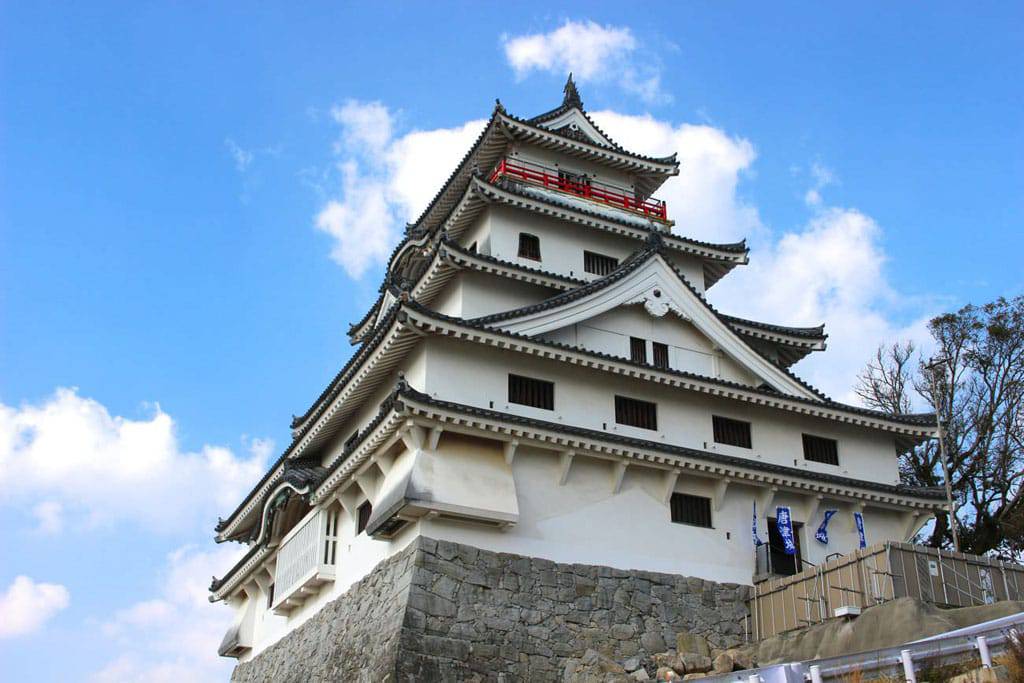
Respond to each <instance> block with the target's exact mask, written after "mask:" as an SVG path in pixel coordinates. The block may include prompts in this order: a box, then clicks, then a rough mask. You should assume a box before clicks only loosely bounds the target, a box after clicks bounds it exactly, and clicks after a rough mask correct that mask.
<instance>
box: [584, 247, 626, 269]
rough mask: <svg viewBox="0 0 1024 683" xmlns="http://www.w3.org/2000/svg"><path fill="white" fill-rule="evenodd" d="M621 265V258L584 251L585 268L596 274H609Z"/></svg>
mask: <svg viewBox="0 0 1024 683" xmlns="http://www.w3.org/2000/svg"><path fill="white" fill-rule="evenodd" d="M618 267H619V259H617V258H615V257H614V256H605V255H604V254H598V253H595V252H593V251H584V252H583V270H584V271H586V272H588V273H593V274H594V275H607V274H608V273H610V272H612V271H613V270H615V269H616V268H618Z"/></svg>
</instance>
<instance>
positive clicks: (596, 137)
mask: <svg viewBox="0 0 1024 683" xmlns="http://www.w3.org/2000/svg"><path fill="white" fill-rule="evenodd" d="M539 125H540V127H541V128H547V129H548V130H550V131H554V132H556V133H560V134H561V135H565V136H566V137H570V138H572V137H575V138H577V139H579V138H580V137H581V136H582V139H584V140H587V141H589V142H596V143H597V144H599V145H604V146H606V147H616V145H615V143H614V142H612V141H611V140H609V139H608V137H607V136H605V135H603V134H602V133H601V131H599V130H598V129H597V128H596V127H595V126H594V124H592V123H591V122H590V121H589V120H588V119H587V117H586V116H584V115H583V113H582V112H581V111H580V110H579V109H576V108H573V109H570V110H569V111H567V112H565V113H564V114H561V115H559V116H556V117H555V118H553V119H550V120H548V121H545V122H544V123H541V124H539Z"/></svg>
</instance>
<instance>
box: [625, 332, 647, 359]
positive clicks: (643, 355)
mask: <svg viewBox="0 0 1024 683" xmlns="http://www.w3.org/2000/svg"><path fill="white" fill-rule="evenodd" d="M629 359H630V360H631V361H633V362H634V363H646V362H647V341H646V340H645V339H641V338H640V337H630V338H629Z"/></svg>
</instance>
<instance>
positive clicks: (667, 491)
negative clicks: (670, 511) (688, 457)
mask: <svg viewBox="0 0 1024 683" xmlns="http://www.w3.org/2000/svg"><path fill="white" fill-rule="evenodd" d="M681 472H682V471H681V470H666V471H665V474H664V475H662V477H663V480H662V481H663V482H664V486H665V488H663V489H662V491H663V493H662V496H661V502H663V503H665V504H666V505H668V502H669V501H670V500H671V499H672V494H673V493H674V492H675V490H676V482H677V481H679V475H680V474H681Z"/></svg>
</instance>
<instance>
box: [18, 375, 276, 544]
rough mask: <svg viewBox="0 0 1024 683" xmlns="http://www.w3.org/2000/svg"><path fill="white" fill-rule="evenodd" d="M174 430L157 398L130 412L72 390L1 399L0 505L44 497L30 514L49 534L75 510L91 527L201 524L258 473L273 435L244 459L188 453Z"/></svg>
mask: <svg viewBox="0 0 1024 683" xmlns="http://www.w3.org/2000/svg"><path fill="white" fill-rule="evenodd" d="M174 432H175V430H174V421H173V420H172V419H171V416H170V415H168V414H167V413H165V412H163V411H162V410H160V408H159V406H156V407H155V408H153V409H152V413H151V415H150V416H149V417H147V418H143V419H138V420H132V419H128V418H125V417H120V416H113V415H111V414H110V413H109V412H108V411H107V409H106V408H105V407H104V406H103V405H102V404H100V403H99V402H97V401H95V400H92V399H89V398H85V397H82V396H79V395H78V393H77V391H76V390H75V389H66V388H62V389H58V390H57V391H56V392H55V393H54V394H53V396H51V397H49V398H48V399H46V400H45V401H43V402H42V403H40V404H37V405H22V406H20V407H17V408H15V407H12V406H8V405H4V404H2V403H0V505H3V504H7V505H14V504H18V503H24V502H26V501H38V500H43V501H45V503H43V504H41V505H37V506H36V507H35V509H34V514H35V516H36V518H37V520H39V523H40V526H41V527H42V528H43V529H44V530H48V531H51V532H55V531H57V530H59V528H60V526H61V524H60V520H61V519H62V518H63V517H69V518H70V517H71V516H72V515H71V513H74V515H73V517H74V518H75V519H79V520H84V524H86V525H89V526H92V525H100V524H108V523H112V522H115V521H129V522H135V523H138V524H144V525H145V526H146V527H147V529H148V530H156V531H160V530H163V531H177V530H182V529H199V528H202V529H206V528H208V526H209V524H210V522H211V521H212V519H213V518H214V517H215V516H216V514H217V513H224V512H229V511H230V510H231V509H233V507H234V506H235V505H236V504H237V503H238V501H239V500H240V499H241V497H242V496H243V495H244V494H245V493H246V492H247V490H248V489H249V487H250V486H251V485H252V483H253V482H255V481H256V480H257V479H258V478H259V476H260V475H261V474H262V473H263V471H264V466H265V464H266V462H265V461H266V456H267V453H268V447H269V442H267V441H264V440H254V441H252V442H251V443H250V450H251V453H250V455H249V456H248V457H240V456H237V455H235V454H234V453H233V452H232V451H230V450H228V449H226V448H223V447H218V446H204V447H203V448H202V449H201V450H199V451H198V452H186V451H183V450H182V449H181V448H180V446H179V444H178V442H177V439H176V437H175V433H174ZM169 511H173V513H172V514H169Z"/></svg>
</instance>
